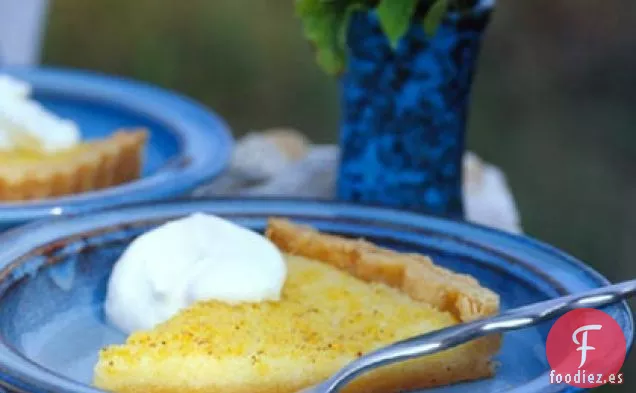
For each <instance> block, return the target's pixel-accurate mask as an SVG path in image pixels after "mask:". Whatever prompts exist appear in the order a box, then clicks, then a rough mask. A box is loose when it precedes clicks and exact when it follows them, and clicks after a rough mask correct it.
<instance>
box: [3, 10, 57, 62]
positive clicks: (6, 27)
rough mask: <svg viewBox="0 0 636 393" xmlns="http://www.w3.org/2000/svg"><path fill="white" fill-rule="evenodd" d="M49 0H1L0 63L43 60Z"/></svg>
mask: <svg viewBox="0 0 636 393" xmlns="http://www.w3.org/2000/svg"><path fill="white" fill-rule="evenodd" d="M47 9H48V0H0V65H20V66H30V65H36V64H38V63H39V61H40V50H41V41H42V33H43V31H44V25H45V18H46V14H47Z"/></svg>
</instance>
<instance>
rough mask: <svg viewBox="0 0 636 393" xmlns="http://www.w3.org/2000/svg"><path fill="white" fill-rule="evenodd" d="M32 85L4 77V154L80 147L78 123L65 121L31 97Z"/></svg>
mask: <svg viewBox="0 0 636 393" xmlns="http://www.w3.org/2000/svg"><path fill="white" fill-rule="evenodd" d="M31 90H32V88H31V86H30V85H29V84H28V83H26V82H23V81H21V80H18V79H15V78H13V77H10V76H8V75H2V74H0V151H2V150H5V151H6V150H13V149H29V150H36V149H37V150H42V151H44V152H55V151H59V150H64V149H68V148H71V147H73V146H75V145H77V144H78V143H79V141H80V138H81V135H80V131H79V128H78V126H77V124H75V123H74V122H72V121H70V120H66V119H62V118H60V117H58V116H57V115H55V114H54V113H52V112H50V111H49V110H47V109H46V108H44V107H43V106H42V105H40V104H39V103H38V102H37V101H35V100H33V99H31V98H30V95H31Z"/></svg>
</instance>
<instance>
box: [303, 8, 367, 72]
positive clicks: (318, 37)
mask: <svg viewBox="0 0 636 393" xmlns="http://www.w3.org/2000/svg"><path fill="white" fill-rule="evenodd" d="M365 3H366V0H346V1H345V0H296V14H297V15H298V17H299V18H300V19H301V20H302V22H303V29H304V33H305V37H306V38H307V39H308V40H309V41H310V42H311V43H312V44H313V46H314V49H315V51H316V61H317V62H318V65H320V67H322V69H324V70H325V71H326V72H327V73H329V74H338V73H340V72H342V71H343V69H344V67H345V63H346V35H347V28H348V25H349V20H350V17H351V15H352V14H353V12H355V11H358V10H360V9H363V8H364V7H365Z"/></svg>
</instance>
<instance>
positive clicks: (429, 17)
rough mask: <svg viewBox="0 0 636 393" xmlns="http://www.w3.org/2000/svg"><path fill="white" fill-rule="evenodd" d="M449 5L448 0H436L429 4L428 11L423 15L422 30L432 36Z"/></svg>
mask: <svg viewBox="0 0 636 393" xmlns="http://www.w3.org/2000/svg"><path fill="white" fill-rule="evenodd" d="M449 6H450V1H449V0H437V1H436V2H435V3H433V4H432V5H431V7H430V8H429V10H428V12H427V13H426V15H425V16H424V21H423V26H424V32H426V35H428V36H429V37H432V36H434V35H435V33H436V32H437V29H438V28H439V26H440V25H441V24H442V20H443V19H444V16H445V15H446V12H447V11H448V8H449Z"/></svg>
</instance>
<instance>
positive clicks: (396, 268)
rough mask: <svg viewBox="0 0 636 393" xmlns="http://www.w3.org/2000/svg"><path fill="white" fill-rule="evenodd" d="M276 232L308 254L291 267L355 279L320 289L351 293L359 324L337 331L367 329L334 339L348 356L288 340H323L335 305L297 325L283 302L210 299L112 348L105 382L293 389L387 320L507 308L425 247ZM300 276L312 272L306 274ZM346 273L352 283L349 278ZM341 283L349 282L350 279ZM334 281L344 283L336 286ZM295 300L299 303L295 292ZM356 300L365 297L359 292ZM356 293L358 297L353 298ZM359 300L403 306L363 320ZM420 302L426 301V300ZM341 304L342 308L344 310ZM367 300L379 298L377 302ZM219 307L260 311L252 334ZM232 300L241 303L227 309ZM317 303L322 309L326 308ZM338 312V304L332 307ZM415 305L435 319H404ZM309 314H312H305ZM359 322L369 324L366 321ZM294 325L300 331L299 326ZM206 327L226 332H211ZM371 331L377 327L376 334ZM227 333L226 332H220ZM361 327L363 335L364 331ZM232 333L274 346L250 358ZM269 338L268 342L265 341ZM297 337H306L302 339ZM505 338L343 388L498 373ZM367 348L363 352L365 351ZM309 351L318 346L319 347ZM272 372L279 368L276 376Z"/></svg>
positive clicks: (130, 388)
mask: <svg viewBox="0 0 636 393" xmlns="http://www.w3.org/2000/svg"><path fill="white" fill-rule="evenodd" d="M266 235H267V237H268V238H269V239H270V240H271V241H272V242H273V243H274V244H276V245H277V246H278V247H279V248H280V249H281V251H283V252H284V253H285V254H286V255H287V256H288V258H299V260H293V261H291V262H294V263H293V264H291V265H290V267H292V268H294V269H297V268H298V266H311V265H312V264H314V265H315V266H316V265H317V266H318V267H320V266H321V265H322V267H320V269H322V271H325V270H328V271H331V272H333V274H334V276H333V279H334V280H336V279H337V277H339V276H344V277H349V278H348V280H353V281H355V282H353V281H346V280H345V281H338V283H337V284H336V287H335V288H333V287H332V288H330V289H331V291H330V289H329V288H323V290H325V291H326V292H322V291H321V290H316V289H312V290H311V291H312V293H315V296H316V297H315V298H314V300H316V301H320V302H321V304H323V305H324V304H325V303H327V302H330V301H334V300H333V299H336V298H339V296H345V300H342V298H339V299H340V300H338V301H339V302H340V303H338V304H342V305H344V304H348V305H347V306H346V310H347V311H345V312H346V313H349V312H350V313H351V314H345V315H351V317H348V318H346V319H349V318H351V319H350V320H349V322H348V323H351V324H355V326H358V327H359V329H358V328H356V329H353V330H351V326H349V328H347V327H346V326H347V325H345V327H342V326H341V327H338V328H327V330H328V331H329V332H330V333H329V334H333V329H336V336H337V335H338V334H343V335H345V336H346V335H350V334H351V335H353V336H352V337H361V338H354V339H352V338H348V339H347V338H342V339H341V340H344V341H342V342H340V341H336V342H333V345H334V347H333V348H332V346H331V344H329V348H330V349H329V351H331V352H329V353H332V354H333V356H338V359H341V360H342V362H341V361H340V360H337V361H336V362H334V361H333V358H329V356H331V355H324V356H326V357H320V359H322V360H319V359H316V358H311V359H306V358H305V356H304V354H305V351H306V349H303V346H304V345H306V344H304V343H303V344H300V346H298V347H290V346H289V345H290V343H288V342H285V341H287V337H290V338H291V336H294V337H298V336H299V335H301V336H304V335H305V334H307V335H308V336H307V340H309V341H307V343H308V345H317V344H316V343H313V341H312V340H315V339H316V337H315V336H312V334H319V335H320V334H321V333H320V332H323V330H321V329H320V328H318V327H317V326H325V325H320V323H326V324H327V325H326V326H330V325H331V324H332V323H336V321H342V319H341V318H340V317H336V316H335V315H333V314H327V315H325V316H324V317H320V318H322V319H320V318H319V319H317V320H313V319H312V318H310V317H308V316H305V317H298V316H297V318H296V321H295V322H294V323H292V324H291V325H289V324H286V323H285V322H284V321H283V322H281V321H280V319H276V318H278V317H280V314H278V313H277V311H275V310H276V308H279V307H282V305H276V304H274V305H264V306H262V307H263V310H262V313H260V314H258V315H259V316H258V317H256V316H255V315H254V314H249V313H250V312H253V311H254V310H257V309H258V308H259V307H258V306H257V305H244V306H241V307H243V308H239V309H238V310H236V309H235V307H239V306H227V305H223V304H218V303H214V302H210V303H206V302H203V303H198V304H195V305H194V306H193V307H191V308H189V309H186V310H184V311H183V312H182V313H180V315H178V316H176V317H175V318H173V319H172V320H170V321H168V322H166V323H165V324H162V325H160V326H158V327H157V328H155V329H153V330H152V331H149V332H137V333H134V334H133V335H131V336H130V337H129V338H128V340H127V343H126V344H124V345H122V346H111V347H108V348H106V349H104V350H103V351H102V352H101V354H100V359H99V362H98V364H97V365H96V367H95V380H94V382H95V384H96V385H97V386H98V387H101V388H103V389H107V390H111V391H115V392H120V393H133V392H134V393H137V392H139V393H141V392H145V393H221V392H223V393H293V392H297V391H299V390H301V389H303V388H305V387H307V386H308V385H311V384H315V383H317V380H316V379H318V380H320V379H322V378H326V377H328V376H329V375H330V374H332V373H334V372H335V371H337V370H336V369H333V367H336V368H339V367H342V366H343V365H344V364H346V362H348V361H351V360H352V359H353V358H355V353H353V357H349V356H351V355H352V353H351V351H352V349H351V348H349V349H348V350H347V349H345V350H336V349H335V348H336V346H340V345H345V346H346V345H354V346H355V345H356V343H358V342H361V341H358V340H364V339H365V338H362V337H366V339H369V337H370V336H368V335H367V334H371V337H375V335H376V334H379V335H380V336H378V337H383V336H384V335H386V334H387V333H386V332H385V333H382V326H384V327H385V328H386V327H387V325H386V323H389V326H391V327H392V328H394V329H398V330H400V329H406V328H409V326H410V328H413V329H415V330H414V332H417V333H413V334H419V333H420V332H424V331H431V330H436V329H439V328H440V327H444V326H451V325H453V324H456V323H459V322H462V321H470V320H474V319H476V318H481V317H485V316H489V315H492V314H495V313H497V312H498V310H499V297H498V296H497V295H496V294H495V293H493V292H492V291H490V290H488V289H486V288H484V287H482V286H480V285H479V283H478V282H477V281H476V280H475V279H474V278H472V277H470V276H466V275H460V274H457V273H454V272H451V271H449V270H447V269H444V268H441V267H439V266H436V265H434V264H433V263H432V261H431V260H430V259H429V258H427V257H424V256H421V255H416V254H400V253H398V252H395V251H391V250H388V249H384V248H381V247H378V246H375V245H373V244H371V243H369V242H367V241H364V240H352V239H346V238H342V237H338V236H333V235H328V234H324V233H320V232H318V231H316V230H314V229H312V228H310V227H306V226H301V225H296V224H294V223H291V222H289V221H287V220H284V219H271V220H270V222H269V225H268V228H267V231H266ZM324 265H327V266H328V268H327V266H324ZM315 273H316V271H315V270H314V271H312V270H311V269H308V270H300V271H298V270H296V271H295V274H294V275H293V277H296V281H294V280H292V281H294V282H293V284H292V283H289V285H293V286H294V287H297V288H304V287H305V286H306V285H309V286H315V285H318V282H317V281H315V280H316V278H315V277H316V276H315ZM343 273H346V274H343ZM329 277H331V276H329ZM298 278H301V279H302V281H300V282H299V281H297V279H298ZM321 282H325V280H324V279H323V280H322V281H321ZM327 282H331V278H329V279H327ZM346 282H348V283H349V284H345V283H346ZM286 285H288V284H286ZM331 285H333V284H331ZM338 285H343V287H342V288H340V287H338ZM360 286H362V287H364V288H365V291H363V292H355V291H356V290H357V289H360ZM307 288H308V287H307ZM307 290H308V291H309V289H307ZM333 290H336V291H335V293H334V292H333ZM366 290H368V291H371V292H366ZM349 291H353V292H351V293H353V294H355V295H351V296H353V298H352V297H351V296H350V295H343V294H345V293H348V292H349ZM376 291H379V293H381V294H383V295H378V296H380V297H379V298H377V299H379V301H378V302H376V301H375V300H368V299H376V298H375V297H373V296H375V295H372V294H373V293H377V292H376ZM360 293H367V296H369V298H364V297H363V298H360V297H356V296H358V294H360ZM391 294H392V295H391ZM333 296H335V298H334V297H333ZM384 296H395V297H396V298H400V299H403V300H401V301H398V302H397V303H395V306H392V304H394V303H391V302H388V303H387V302H384V300H386V299H387V298H386V297H384ZM290 299H292V300H290V301H292V302H293V299H295V298H290ZM330 299H332V300H330ZM356 299H360V300H359V301H356ZM365 299H366V300H365ZM342 301H344V303H342ZM352 301H353V303H350V302H352ZM402 302H404V303H402ZM357 303H360V304H365V305H366V306H362V307H363V308H362V310H366V311H367V314H369V313H371V312H372V313H373V315H375V311H374V310H375V308H376V307H381V306H386V307H384V308H383V309H382V310H383V311H382V312H388V313H389V314H388V315H392V314H393V313H394V312H395V313H397V314H395V316H393V317H387V316H386V315H387V314H384V317H382V319H381V320H377V319H375V318H373V317H371V318H369V317H368V316H367V317H366V318H367V319H365V320H364V321H358V322H356V319H355V318H356V315H355V314H356V313H357V312H358V311H359V310H361V308H360V307H361V306H359V305H355V304H357ZM379 303H384V304H379ZM406 303H408V304H412V306H413V307H417V308H409V307H407V308H404V309H401V306H400V305H399V304H406ZM418 303H421V304H420V305H418ZM294 304H296V303H294ZM324 307H325V310H328V309H329V307H328V306H324ZM339 307H340V306H338V307H336V308H338V310H339ZM364 307H370V308H371V310H369V309H368V308H364ZM387 307H388V308H387ZM393 307H396V308H393ZM420 307H421V310H420ZM218 309H224V310H225V311H226V314H225V315H224V317H223V318H229V319H230V320H232V321H235V322H233V323H237V324H238V325H240V326H243V325H241V323H243V322H241V318H243V317H248V314H249V317H250V318H251V317H253V318H256V319H250V320H249V322H250V324H249V325H248V326H247V327H245V328H246V329H247V331H246V334H248V336H245V335H241V333H239V332H241V331H242V330H240V331H239V330H236V331H235V330H234V329H233V328H232V327H231V326H230V327H229V328H228V329H229V332H228V331H225V330H223V333H221V330H219V329H223V326H225V325H223V322H221V320H220V319H216V318H218V317H219V315H220V314H212V315H214V316H213V317H210V316H207V317H206V315H207V314H209V313H211V312H212V311H211V310H218ZM231 309H234V310H235V312H234V313H232V312H229V313H227V312H228V311H231ZM387 310H388V311H387ZM426 310H428V311H426ZM309 311H312V310H308V312H309ZM313 311H315V312H318V310H317V309H314V310H313ZM331 312H334V310H333V309H332V310H331ZM336 312H340V311H336ZM409 312H417V313H419V312H423V313H430V321H428V318H429V317H426V320H427V321H428V322H425V323H424V325H419V322H418V324H416V325H413V324H412V323H413V322H405V323H406V324H405V325H402V324H401V322H400V321H410V320H411V319H410V318H411V317H410V314H409ZM405 313H406V314H405ZM228 315H229V316H228ZM293 315H296V314H293ZM301 315H306V314H302V313H301ZM400 315H401V316H400ZM425 315H429V314H425ZM206 318H207V319H206ZM209 318H212V320H210V319H209ZM269 318H273V319H271V320H270V319H269ZM402 318H405V319H402ZM379 321H381V322H379ZM338 323H340V322H338ZM359 323H363V325H362V326H360V325H358V324H359ZM379 323H380V324H379ZM262 324H265V325H268V329H274V330H269V331H270V332H275V334H274V335H275V336H276V337H269V338H268V337H261V335H262V332H261V330H262V329H264V328H263V327H262V326H263V325H262ZM279 324H280V325H279ZM307 324H310V325H307ZM382 324H385V325H382ZM408 324H410V325H408ZM290 326H291V327H290ZM337 326H340V325H337ZM250 327H251V328H250ZM290 328H291V329H297V330H296V331H290V330H289V329H290ZM201 329H202V330H203V331H207V330H211V331H212V332H218V333H210V334H207V333H204V334H202V333H201V331H202V330H201ZM237 329H238V328H237ZM250 329H256V330H250ZM317 329H318V330H317ZM265 331H268V330H265ZM369 331H371V333H368V332H369ZM285 332H287V333H285ZM361 332H366V333H361ZM217 334H218V335H220V336H218V337H217ZM360 334H362V336H359V335H360ZM255 335H258V338H257V339H253V337H254V336H255ZM240 337H244V338H245V341H241V338H240ZM330 337H331V336H330ZM333 337H335V336H333ZM347 337H348V336H347ZM228 339H229V340H233V339H234V340H235V341H236V342H235V343H233V344H232V345H231V347H232V348H234V350H236V351H239V352H241V351H244V350H245V348H242V347H244V346H248V347H250V348H252V347H251V346H253V345H255V342H256V343H261V344H262V345H261V348H268V350H266V351H264V352H261V351H258V352H254V354H253V355H250V356H247V357H246V356H244V355H239V354H238V353H234V352H230V353H225V352H223V351H224V350H223V349H222V348H221V347H225V346H227V344H225V343H226V341H224V340H228ZM385 339H386V337H385ZM210 340H212V341H210ZM260 340H268V341H266V342H265V343H263V341H260ZM279 340H280V341H279ZM319 340H320V339H319ZM336 340H337V339H336ZM270 341H271V342H270ZM293 342H296V345H298V342H297V341H293ZM389 342H390V341H389ZM309 343H313V344H309ZM322 344H324V343H322ZM322 344H320V345H322ZM263 345H264V346H263ZM385 345H386V344H385ZM500 345H501V338H500V336H490V337H485V338H481V339H478V340H474V341H471V342H469V343H466V344H463V345H460V346H458V347H455V348H452V349H450V350H447V351H444V352H441V353H438V354H434V355H431V356H427V357H424V358H418V359H413V360H410V361H407V362H402V363H397V364H393V365H390V366H386V367H383V368H380V369H378V370H375V371H373V372H370V373H368V374H364V375H363V376H361V377H360V378H358V379H356V380H354V381H353V382H352V383H350V384H349V385H348V386H346V387H345V388H344V389H343V392H345V393H397V392H401V391H405V390H411V389H421V388H427V387H435V386H441V385H447V384H451V383H457V382H462V381H470V380H476V379H481V378H487V377H491V376H492V375H494V372H495V367H494V363H493V361H492V357H493V356H494V355H495V354H496V353H497V352H498V351H499V348H500ZM237 348H240V349H237ZM321 348H322V347H321ZM254 349H257V348H254ZM219 351H220V352H219ZM268 351H269V352H271V353H269V352H268ZM281 351H282V355H281ZM321 351H322V350H321ZM353 351H357V349H353ZM248 352H249V351H248ZM361 354H362V353H361V352H358V353H357V356H360V355H361ZM308 356H318V355H316V352H312V354H310V355H308ZM320 356H323V355H320ZM347 359H348V360H347ZM254 362H256V363H254ZM260 362H262V363H260ZM321 362H324V364H323V363H321ZM255 364H256V366H255ZM305 368H307V369H305ZM270 373H274V374H275V376H273V375H271V374H270Z"/></svg>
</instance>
